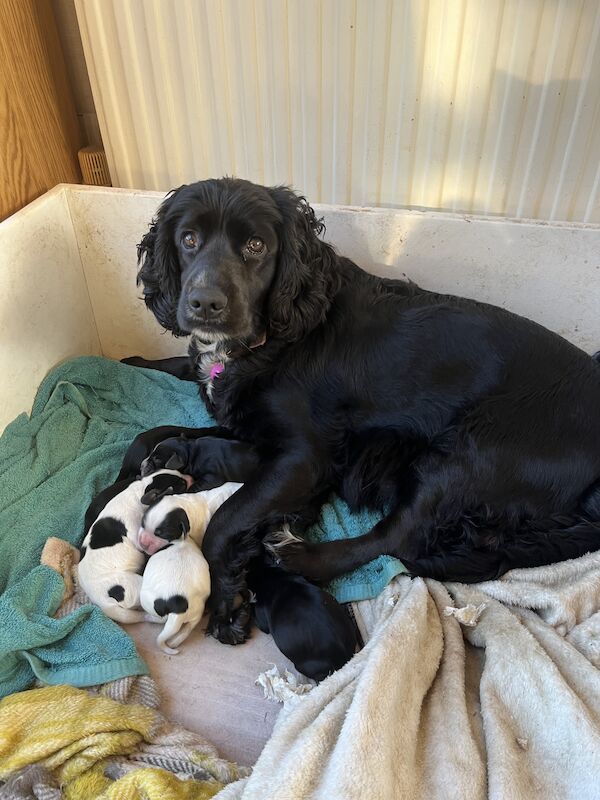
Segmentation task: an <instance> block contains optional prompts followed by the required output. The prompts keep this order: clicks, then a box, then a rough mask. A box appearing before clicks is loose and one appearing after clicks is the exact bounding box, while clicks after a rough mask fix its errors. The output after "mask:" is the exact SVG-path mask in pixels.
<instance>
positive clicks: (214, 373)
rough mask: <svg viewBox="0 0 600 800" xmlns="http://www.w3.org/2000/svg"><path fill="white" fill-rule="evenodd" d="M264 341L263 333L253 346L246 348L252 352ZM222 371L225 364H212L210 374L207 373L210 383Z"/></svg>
mask: <svg viewBox="0 0 600 800" xmlns="http://www.w3.org/2000/svg"><path fill="white" fill-rule="evenodd" d="M266 341H267V336H266V334H265V333H263V335H262V336H261V337H260V338H259V339H258V340H257V341H256V342H254V344H251V345H248V346H249V348H250V349H251V350H254V348H255V347H260V346H261V345H263V344H264V343H265V342H266ZM224 369H225V364H224V363H223V362H222V361H217V362H216V363H215V364H213V365H212V367H211V368H210V372H209V373H208V374H209V377H210V379H211V381H214V379H215V378H216V377H217V375H220V374H221V373H222V372H223V370H224Z"/></svg>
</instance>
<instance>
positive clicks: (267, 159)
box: [76, 0, 600, 222]
mask: <svg viewBox="0 0 600 800" xmlns="http://www.w3.org/2000/svg"><path fill="white" fill-rule="evenodd" d="M76 7H77V16H78V20H79V25H80V28H81V33H82V39H83V44H84V49H85V54H86V60H87V64H88V68H89V72H90V77H91V82H92V88H93V92H94V98H95V102H96V106H97V111H98V115H99V120H100V126H101V130H102V135H103V139H104V145H105V147H106V151H107V156H108V161H109V165H110V169H111V174H112V179H113V184H114V185H115V186H123V187H129V188H146V189H158V190H168V189H169V188H171V187H173V186H178V185H180V184H181V183H185V182H189V181H193V180H197V179H199V178H205V177H210V176H220V175H224V174H235V175H238V176H240V177H246V178H249V179H250V180H254V181H258V182H261V183H267V184H273V183H282V182H283V183H290V184H292V185H294V186H295V187H296V188H297V189H299V190H301V191H302V192H303V193H304V194H306V195H307V196H308V197H309V198H310V200H311V201H313V202H325V203H336V204H352V205H383V206H413V207H426V208H432V209H444V210H453V211H460V212H470V213H477V214H502V215H505V216H509V217H519V218H523V217H530V218H538V219H545V220H575V221H581V222H600V189H599V184H600V2H599V0H76Z"/></svg>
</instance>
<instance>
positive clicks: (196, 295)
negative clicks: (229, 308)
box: [188, 288, 227, 321]
mask: <svg viewBox="0 0 600 800" xmlns="http://www.w3.org/2000/svg"><path fill="white" fill-rule="evenodd" d="M188 304H189V306H190V309H191V311H192V313H193V314H194V315H196V316H198V317H201V318H202V319H205V320H207V321H208V320H215V319H218V318H219V317H220V316H221V315H222V313H223V309H224V308H225V306H226V305H227V297H226V295H225V294H223V292H222V291H221V290H220V289H206V288H194V289H192V290H191V291H190V293H189V295H188Z"/></svg>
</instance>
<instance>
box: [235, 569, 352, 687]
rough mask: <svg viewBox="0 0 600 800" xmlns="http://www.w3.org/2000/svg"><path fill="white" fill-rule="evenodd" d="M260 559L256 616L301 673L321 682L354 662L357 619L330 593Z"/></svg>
mask: <svg viewBox="0 0 600 800" xmlns="http://www.w3.org/2000/svg"><path fill="white" fill-rule="evenodd" d="M264 558H265V556H263V557H261V558H259V559H256V560H255V561H254V562H253V563H252V566H251V569H250V571H249V573H248V575H247V581H248V587H249V588H250V589H251V590H252V591H253V592H254V594H255V596H256V603H255V604H254V616H255V620H256V624H257V625H258V627H259V628H260V629H261V631H263V632H264V633H270V634H271V636H272V637H273V639H274V641H275V644H276V645H277V647H278V648H279V650H281V652H282V653H283V654H284V655H285V656H286V657H287V658H289V660H290V661H291V662H292V663H293V664H294V666H295V667H296V669H297V670H298V672H301V673H302V674H303V675H306V677H307V678H312V679H313V680H316V681H321V680H323V679H324V678H326V677H327V676H328V675H330V674H331V673H332V672H334V671H335V670H337V669H340V668H341V667H343V666H344V664H345V663H346V662H347V661H349V660H350V659H351V658H352V656H353V655H354V652H355V650H356V646H357V635H356V628H355V626H354V623H353V622H352V620H351V619H350V616H349V615H348V613H347V611H346V610H345V609H344V608H343V606H341V605H340V604H339V603H338V602H337V600H336V599H335V598H334V597H333V596H332V595H330V594H329V593H328V592H326V591H324V590H323V589H320V588H319V587H318V586H314V585H313V584H311V583H309V582H308V581H307V580H306V578H303V577H302V576H300V575H292V574H291V573H289V572H286V571H285V570H283V569H281V568H280V567H276V566H271V565H270V564H267V563H265V561H264V560H263V559H264Z"/></svg>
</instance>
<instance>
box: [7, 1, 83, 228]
mask: <svg viewBox="0 0 600 800" xmlns="http://www.w3.org/2000/svg"><path fill="white" fill-rule="evenodd" d="M0 19H2V25H1V26H0V219H4V217H7V216H9V215H10V214H12V213H13V212H14V211H16V210H17V209H19V208H22V207H23V206H25V205H27V203H29V202H30V201H31V200H33V199H34V198H35V197H38V196H39V195H40V194H43V193H44V192H45V191H47V190H48V189H50V188H52V187H53V186H55V185H56V184H57V183H79V182H80V181H81V173H80V170H79V164H78V160H77V150H78V149H79V146H80V141H79V127H78V124H77V115H76V112H75V106H74V103H73V98H72V95H71V88H70V85H69V81H68V77H67V73H66V68H65V63H64V58H63V54H62V50H61V47H60V41H59V38H58V33H57V30H56V23H55V21H54V16H53V13H52V8H51V6H50V0H0Z"/></svg>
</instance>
